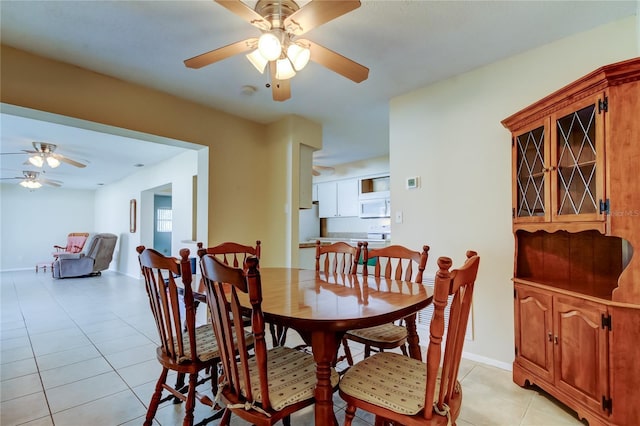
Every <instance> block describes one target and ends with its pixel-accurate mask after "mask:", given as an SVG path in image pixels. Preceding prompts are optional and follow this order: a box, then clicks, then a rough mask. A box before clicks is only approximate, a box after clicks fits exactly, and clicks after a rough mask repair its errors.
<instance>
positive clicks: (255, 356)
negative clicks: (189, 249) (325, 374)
mask: <svg viewBox="0 0 640 426" xmlns="http://www.w3.org/2000/svg"><path fill="white" fill-rule="evenodd" d="M201 253H202V256H201V258H200V266H201V269H202V275H203V278H204V282H205V289H206V295H207V306H208V307H209V313H210V317H211V322H212V325H213V329H214V331H215V335H216V339H217V340H218V344H219V346H220V357H221V359H222V371H223V377H224V381H223V382H222V383H221V384H220V388H219V395H220V398H221V399H222V401H223V402H224V404H225V411H224V414H223V416H222V419H221V420H220V425H228V424H229V421H230V418H231V414H232V413H234V414H236V415H237V416H238V417H240V418H242V419H244V420H245V421H247V422H249V423H250V424H253V425H257V426H263V425H273V424H274V423H276V422H278V421H280V420H282V421H283V423H284V424H285V425H290V417H289V416H290V415H291V414H292V413H294V412H296V411H298V410H300V409H302V408H304V407H307V406H309V405H312V404H313V403H314V401H315V400H314V392H315V385H316V364H315V361H314V359H313V355H310V354H308V353H306V352H303V351H298V350H296V349H293V348H289V347H286V346H276V347H274V348H272V349H269V350H267V345H266V342H265V338H264V331H265V330H264V328H265V321H264V314H263V312H262V285H261V282H260V271H259V269H258V264H259V263H258V258H256V257H249V258H247V260H246V262H245V269H244V270H243V269H241V268H234V267H232V266H229V265H226V264H225V263H223V262H221V261H220V260H219V259H217V258H216V257H214V256H212V255H206V254H204V253H203V252H201ZM240 297H243V298H245V300H248V302H249V303H250V305H251V309H250V315H251V334H252V337H253V345H254V346H253V353H252V354H250V353H249V348H248V347H247V342H246V339H245V336H244V326H243V324H241V323H239V322H234V321H233V318H239V317H240V316H241V315H242V313H243V312H244V311H246V309H245V308H243V307H242V306H241V304H240ZM236 347H237V352H236V349H235V348H236ZM338 380H339V378H338V373H336V372H335V370H334V369H332V370H331V384H332V386H334V387H335V386H337V384H338Z"/></svg>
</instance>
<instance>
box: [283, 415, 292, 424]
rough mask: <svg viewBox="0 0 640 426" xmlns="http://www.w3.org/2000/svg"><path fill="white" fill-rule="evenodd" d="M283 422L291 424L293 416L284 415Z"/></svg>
mask: <svg viewBox="0 0 640 426" xmlns="http://www.w3.org/2000/svg"><path fill="white" fill-rule="evenodd" d="M282 424H283V425H284V426H291V416H287V417H283V418H282Z"/></svg>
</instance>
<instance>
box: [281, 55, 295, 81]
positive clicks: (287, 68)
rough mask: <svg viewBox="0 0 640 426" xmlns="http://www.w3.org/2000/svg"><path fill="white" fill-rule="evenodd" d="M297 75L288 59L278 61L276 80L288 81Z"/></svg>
mask: <svg viewBox="0 0 640 426" xmlns="http://www.w3.org/2000/svg"><path fill="white" fill-rule="evenodd" d="M294 75H296V72H295V70H294V69H293V67H292V66H291V62H290V61H289V60H288V59H287V58H284V59H278V62H276V80H288V79H290V78H291V77H293V76H294Z"/></svg>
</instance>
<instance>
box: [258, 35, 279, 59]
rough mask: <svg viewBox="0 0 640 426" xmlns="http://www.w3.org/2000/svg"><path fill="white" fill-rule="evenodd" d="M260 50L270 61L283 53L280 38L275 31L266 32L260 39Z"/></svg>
mask: <svg viewBox="0 0 640 426" xmlns="http://www.w3.org/2000/svg"><path fill="white" fill-rule="evenodd" d="M258 50H259V51H260V53H261V54H262V56H264V57H265V59H267V60H268V61H275V60H276V59H278V58H279V57H280V53H282V45H281V44H280V39H278V37H276V36H275V35H274V34H273V33H264V34H262V35H261V36H260V38H259V39H258Z"/></svg>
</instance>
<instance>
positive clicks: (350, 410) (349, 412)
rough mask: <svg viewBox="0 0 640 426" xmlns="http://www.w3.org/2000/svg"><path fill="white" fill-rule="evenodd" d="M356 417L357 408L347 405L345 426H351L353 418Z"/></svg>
mask: <svg viewBox="0 0 640 426" xmlns="http://www.w3.org/2000/svg"><path fill="white" fill-rule="evenodd" d="M355 416H356V407H355V406H353V405H347V409H346V410H345V415H344V426H351V422H352V421H353V418H354V417H355Z"/></svg>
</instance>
